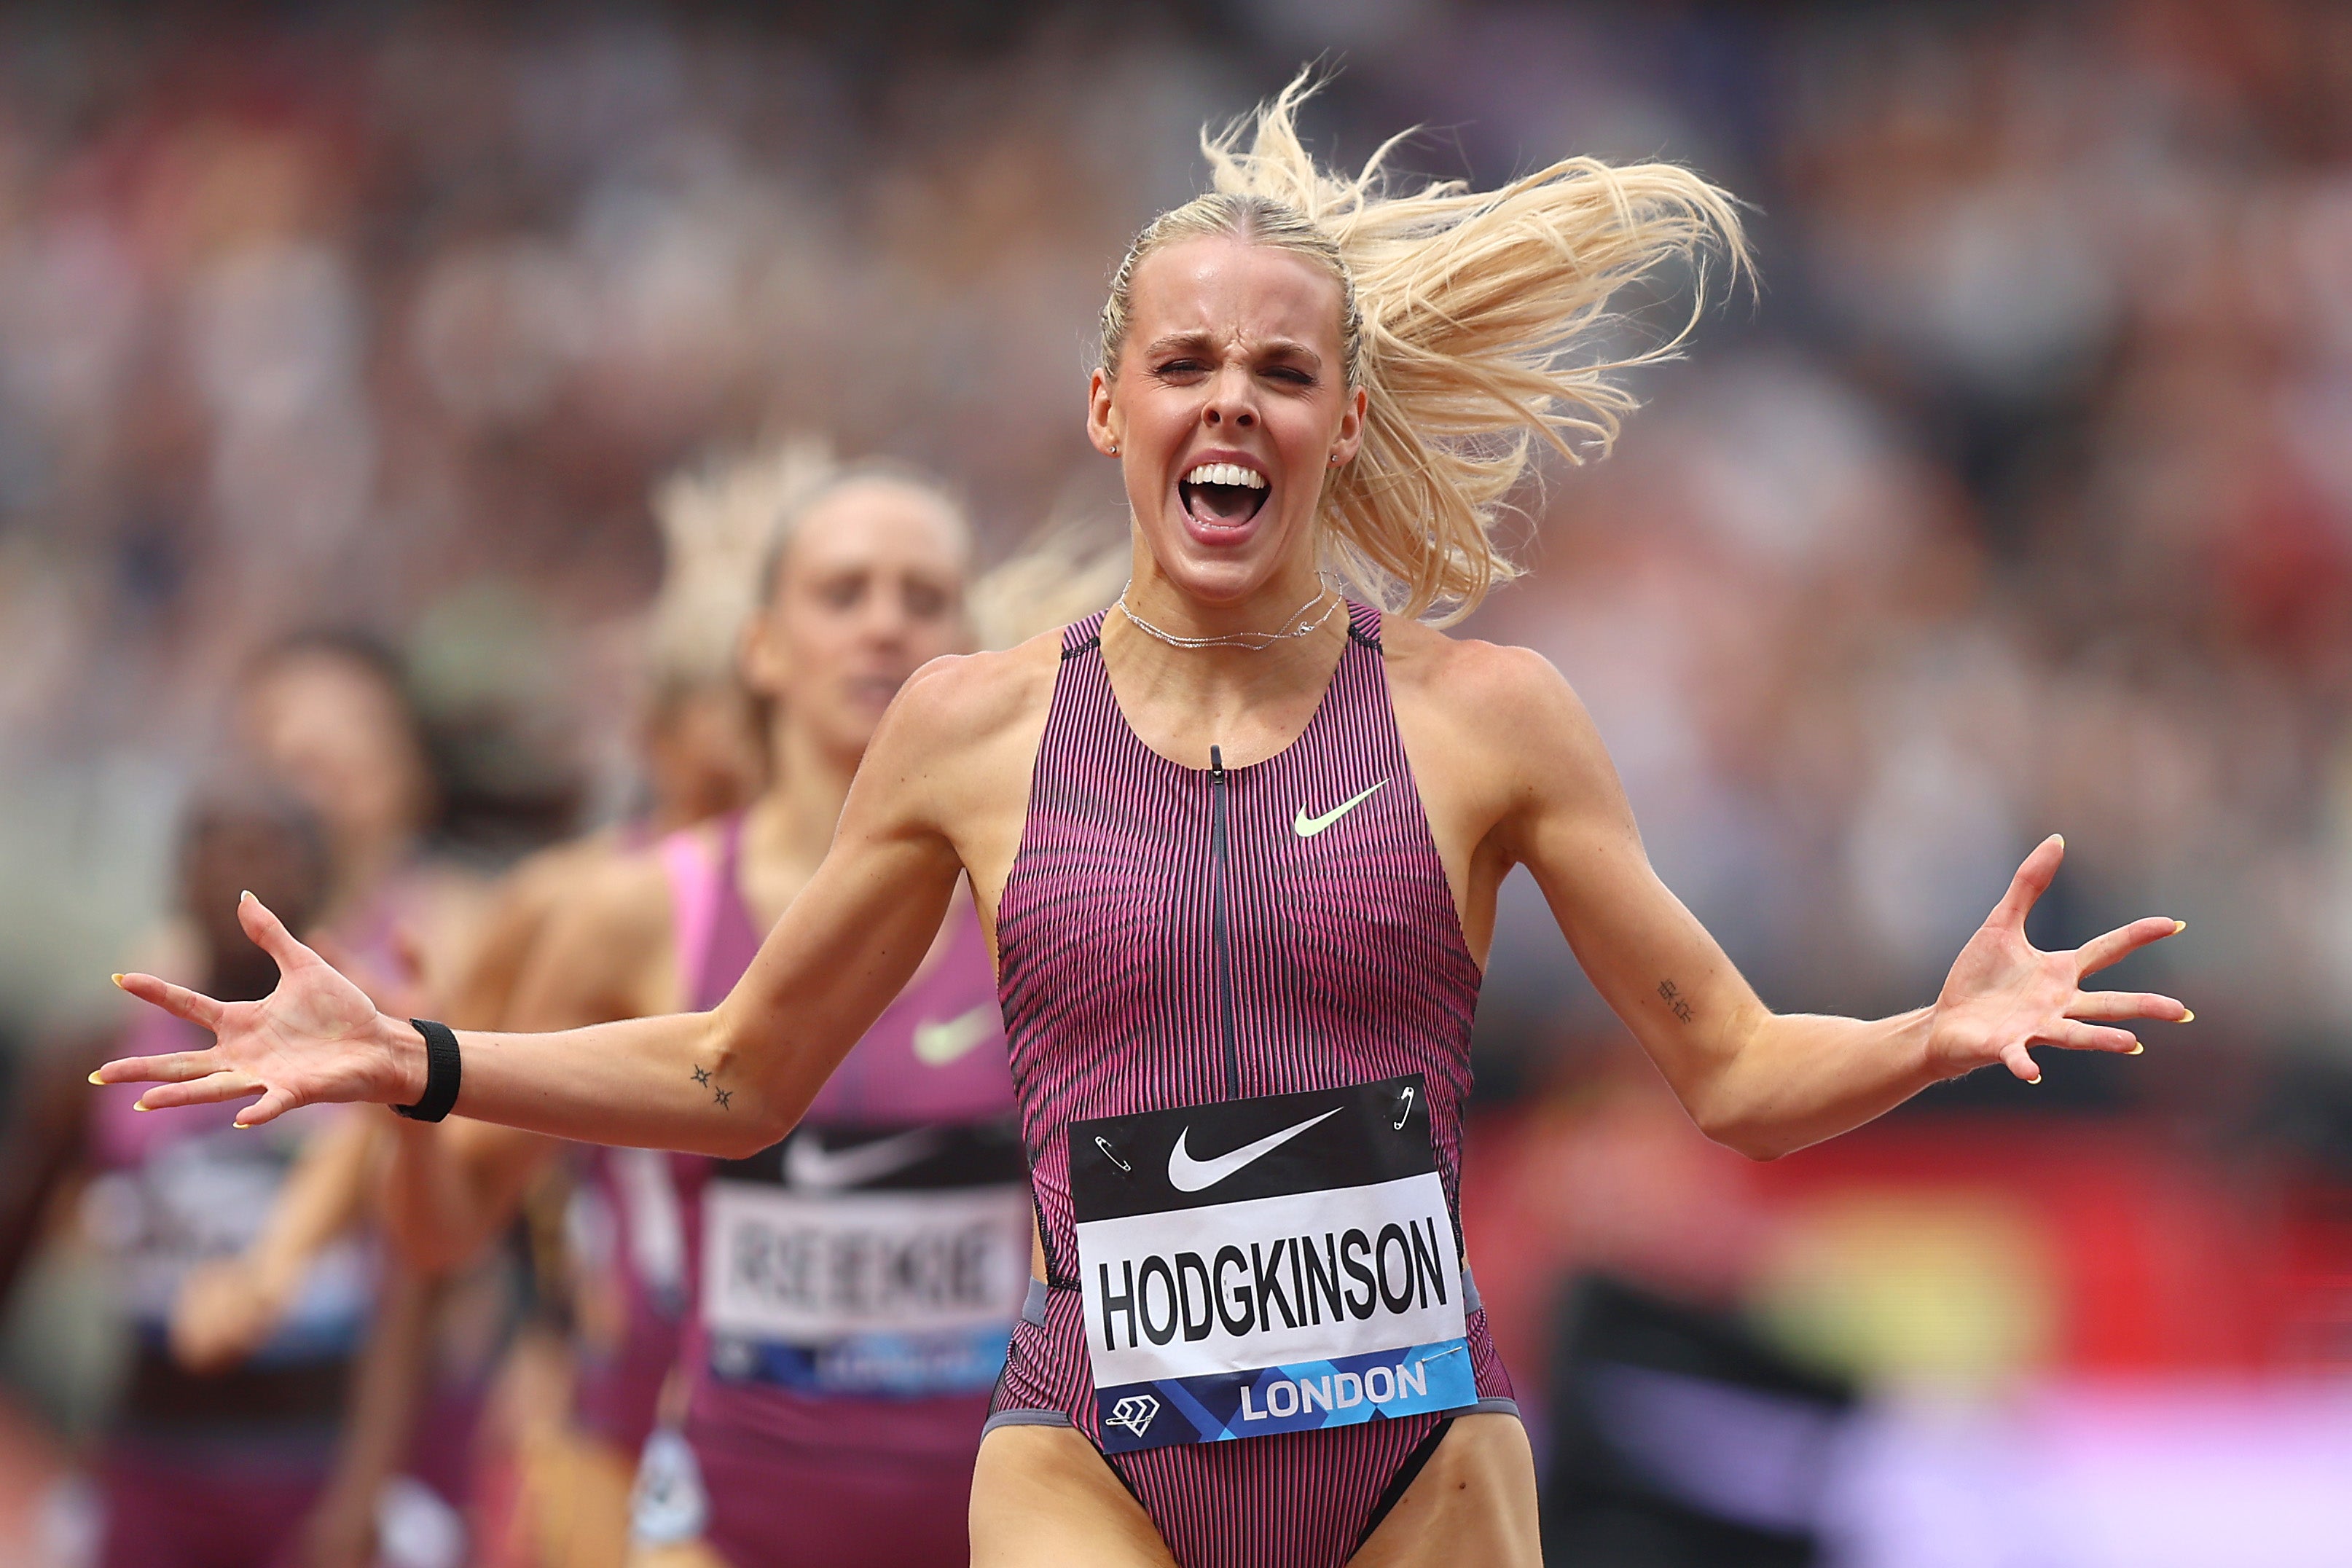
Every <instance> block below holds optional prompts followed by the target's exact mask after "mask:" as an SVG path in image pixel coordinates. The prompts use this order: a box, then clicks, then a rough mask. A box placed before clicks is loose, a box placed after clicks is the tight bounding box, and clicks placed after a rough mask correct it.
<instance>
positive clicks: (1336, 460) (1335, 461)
mask: <svg viewBox="0 0 2352 1568" xmlns="http://www.w3.org/2000/svg"><path fill="white" fill-rule="evenodd" d="M1331 466H1332V467H1333V468H1338V467H1339V453H1337V452H1334V453H1332V454H1331Z"/></svg>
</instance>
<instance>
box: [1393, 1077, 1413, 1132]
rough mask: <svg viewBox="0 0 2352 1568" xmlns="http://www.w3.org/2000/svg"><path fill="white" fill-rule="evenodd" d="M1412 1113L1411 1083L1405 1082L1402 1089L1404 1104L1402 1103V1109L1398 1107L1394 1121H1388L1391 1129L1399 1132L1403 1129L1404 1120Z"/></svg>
mask: <svg viewBox="0 0 2352 1568" xmlns="http://www.w3.org/2000/svg"><path fill="white" fill-rule="evenodd" d="M1411 1116H1412V1085H1411V1084H1407V1085H1405V1089H1404V1104H1403V1106H1402V1109H1400V1110H1398V1111H1397V1119H1396V1120H1395V1121H1391V1122H1390V1123H1389V1126H1390V1127H1391V1129H1393V1130H1394V1131H1399V1132H1402V1131H1404V1124H1405V1121H1406V1120H1407V1119H1408V1118H1409V1117H1411Z"/></svg>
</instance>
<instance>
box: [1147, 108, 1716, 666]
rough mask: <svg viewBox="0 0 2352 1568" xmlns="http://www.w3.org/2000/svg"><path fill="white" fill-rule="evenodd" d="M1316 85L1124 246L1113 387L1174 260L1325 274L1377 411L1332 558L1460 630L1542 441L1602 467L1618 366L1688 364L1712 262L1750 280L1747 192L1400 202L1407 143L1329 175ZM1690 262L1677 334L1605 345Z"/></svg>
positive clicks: (1598, 187)
mask: <svg viewBox="0 0 2352 1568" xmlns="http://www.w3.org/2000/svg"><path fill="white" fill-rule="evenodd" d="M1319 85H1320V84H1319V83H1318V81H1317V80H1316V79H1315V78H1314V75H1313V72H1312V71H1311V70H1304V71H1301V72H1300V73H1299V74H1298V75H1297V77H1295V78H1293V79H1291V82H1290V85H1289V86H1287V87H1286V88H1284V89H1283V90H1282V91H1281V93H1280V94H1279V95H1277V96H1276V98H1275V99H1274V100H1273V101H1272V102H1270V103H1266V104H1264V105H1262V106H1260V107H1259V109H1258V110H1256V112H1255V114H1252V115H1248V116H1244V118H1243V119H1241V120H1238V121H1234V123H1233V124H1232V125H1230V126H1228V127H1226V128H1225V130H1223V132H1216V133H1211V132H1207V131H1203V132H1202V137H1201V150H1202V154H1203V155H1204V156H1205V157H1206V158H1207V159H1208V163H1209V171H1210V190H1209V192H1208V194H1206V195H1201V196H1198V197H1195V198H1194V199H1193V200H1192V201H1190V202H1187V203H1186V204H1184V205H1182V206H1180V207H1176V208H1174V209H1172V210H1171V211H1169V212H1165V213H1162V214H1161V215H1160V216H1158V217H1156V218H1154V219H1153V220H1152V221H1151V222H1150V224H1148V225H1146V226H1144V228H1143V230H1142V232H1141V233H1139V234H1138V235H1137V236H1136V237H1135V241H1134V243H1133V244H1132V245H1130V246H1129V247H1128V251H1127V255H1126V257H1125V258H1123V259H1122V260H1121V261H1120V262H1119V265H1118V271H1117V272H1116V273H1115V274H1114V275H1113V276H1112V279H1111V287H1110V298H1109V300H1108V302H1107V303H1105V305H1104V306H1103V313H1102V361H1101V363H1102V369H1103V374H1105V375H1106V376H1111V377H1114V378H1115V377H1116V375H1117V374H1118V358H1119V353H1120V350H1121V349H1122V348H1123V347H1124V345H1125V342H1126V336H1127V327H1128V317H1129V310H1130V307H1131V303H1132V291H1133V287H1134V279H1135V269H1136V268H1137V267H1138V266H1139V264H1140V263H1141V262H1142V261H1143V259H1144V258H1146V257H1149V256H1150V255H1151V254H1152V253H1153V252H1154V251H1156V250H1159V249H1160V248H1162V247H1166V246H1169V245H1172V244H1176V243H1178V242H1180V241H1182V240H1188V239H1196V238H1202V237H1213V236H1230V237H1234V238H1238V239H1243V240H1246V241H1248V242H1250V243H1252V244H1255V245H1265V246H1273V247H1278V248H1281V249H1284V250H1289V251H1293V252H1296V253H1297V254H1299V255H1302V256H1306V257H1308V258H1312V259H1313V260H1315V261H1316V262H1318V264H1320V265H1321V266H1323V267H1324V268H1328V270H1329V272H1330V273H1331V275H1332V277H1333V278H1335V279H1337V280H1338V282H1339V289H1340V323H1339V325H1340V345H1341V351H1342V357H1343V360H1344V362H1345V365H1346V370H1347V376H1348V384H1349V386H1350V387H1351V388H1361V389H1362V391H1363V393H1364V395H1365V414H1364V436H1363V443H1362V446H1361V447H1360V449H1359V451H1358V453H1357V455H1356V458H1355V460H1354V461H1353V462H1351V463H1349V464H1348V465H1347V466H1345V467H1344V468H1339V469H1337V470H1335V471H1333V472H1332V474H1331V475H1330V476H1329V477H1328V479H1327V480H1326V482H1325V487H1324V490H1323V497H1322V504H1321V507H1320V510H1319V513H1318V520H1319V521H1320V524H1321V532H1322V556H1323V562H1322V563H1323V565H1324V567H1325V569H1326V570H1328V571H1330V572H1332V573H1334V574H1337V575H1338V576H1339V578H1340V579H1341V580H1342V581H1343V582H1345V583H1347V584H1348V585H1349V587H1350V588H1351V589H1353V590H1354V591H1356V592H1358V593H1360V594H1361V595H1363V596H1364V597H1366V598H1367V599H1369V600H1370V601H1371V602H1373V603H1376V604H1379V605H1382V606H1384V607H1385V608H1387V609H1389V610H1391V611H1393V612H1396V613H1399V614H1402V615H1408V616H1429V617H1430V618H1432V619H1434V620H1437V621H1439V622H1441V623H1443V622H1449V621H1453V620H1456V619H1459V618H1460V617H1461V616H1465V615H1466V614H1468V613H1469V612H1470V611H1471V610H1472V609H1473V608H1475V606H1476V605H1477V604H1478V602H1479V601H1480V600H1481V599H1483V598H1484V597H1485V596H1486V593H1487V592H1488V590H1490V589H1491V588H1493V587H1494V586H1495V585H1496V584H1499V583H1505V582H1508V581H1509V580H1510V579H1511V578H1513V577H1516V576H1517V575H1518V574H1519V570H1520V569H1519V567H1518V566H1517V564H1516V563H1513V562H1512V561H1511V559H1510V558H1509V556H1508V554H1507V552H1505V550H1504V548H1503V547H1502V546H1501V545H1500V544H1499V543H1498V542H1496V537H1495V534H1496V524H1497V521H1498V520H1499V518H1500V516H1501V513H1502V511H1503V509H1504V506H1505V503H1506V500H1507V498H1508V496H1509V495H1510V493H1511V491H1512V490H1513V489H1514V488H1515V487H1517V485H1518V483H1519V482H1520V479H1522V478H1523V476H1524V475H1525V474H1526V472H1527V469H1528V462H1529V460H1530V458H1532V457H1533V455H1534V450H1535V447H1536V445H1537V443H1538V442H1540V443H1542V444H1543V445H1545V446H1548V447H1550V448H1551V449H1552V450H1553V451H1555V452H1557V453H1559V456H1560V457H1561V458H1563V459H1565V460H1566V461H1568V462H1570V463H1574V464H1581V463H1583V462H1585V461H1586V460H1587V459H1588V458H1594V457H1601V456H1605V455H1606V454H1607V452H1608V450H1609V447H1610V446H1611V444H1612V442H1614V440H1615V439H1616V437H1617V431H1618V428H1619V426H1620V424H1621V422H1622V419H1623V417H1624V416H1625V415H1626V414H1628V413H1630V412H1631V411H1632V410H1633V408H1634V407H1635V406H1636V405H1637V402H1638V400H1637V399H1636V398H1635V397H1634V395H1633V393H1631V392H1630V391H1628V390H1627V389H1626V388H1625V386H1624V385H1623V384H1622V374H1623V373H1625V372H1627V371H1630V370H1633V369H1636V368H1638V367H1640V366H1643V365H1647V364H1652V363H1657V362H1658V361H1661V360H1665V359H1670V358H1673V357H1675V355H1676V354H1677V353H1679V352H1680V350H1681V347H1682V345H1683V342H1685V339H1687V338H1688V336H1689V335H1690V331H1691V329H1692V328H1693V327H1695V326H1696V324H1697V321H1698V317H1699V313H1700V311H1701V310H1703V309H1704V308H1705V306H1706V300H1707V293H1708V290H1707V268H1708V263H1709V262H1710V260H1711V259H1714V258H1717V257H1720V258H1721V261H1722V265H1723V266H1724V268H1726V270H1727V272H1728V273H1730V274H1732V275H1735V276H1736V275H1737V274H1738V272H1740V271H1742V270H1744V269H1747V268H1748V265H1749V262H1748V249H1747V243H1746V240H1745V238H1744V237H1743V235H1742V231H1741V227H1740V222H1739V215H1738V208H1737V206H1736V205H1735V202H1734V199H1733V197H1732V196H1731V195H1729V194H1728V193H1727V192H1726V191H1723V190H1721V189H1718V188H1717V187H1716V186H1714V185H1711V184H1707V183H1706V181H1704V180H1702V179H1700V178H1699V177H1698V176H1697V175H1696V174H1692V173H1691V172H1690V171H1689V170H1687V169H1684V168H1681V167H1678V166H1677V165H1675V164H1672V163H1634V164H1626V165H1622V166H1612V165H1611V164H1608V163H1601V162H1599V161H1597V160H1595V159H1591V158H1569V159H1563V160H1562V161H1560V162H1559V163H1553V164H1551V165H1550V166H1549V167H1547V168H1544V169H1540V170H1538V171H1537V172H1536V173H1534V174H1527V175H1524V176H1522V177H1520V178H1518V179H1516V180H1513V181H1511V182H1510V183H1509V184H1506V185H1504V186H1502V187H1501V188H1500V189H1497V190H1493V191H1474V190H1472V189H1470V187H1469V185H1468V184H1467V183H1466V182H1465V181H1460V180H1449V181H1440V182H1435V183H1432V184H1423V185H1421V186H1419V187H1418V188H1413V189H1403V188H1401V187H1400V185H1399V184H1398V182H1396V181H1395V180H1394V179H1392V177H1391V174H1390V172H1389V170H1388V168H1387V167H1386V163H1387V160H1388V158H1389V156H1390V155H1391V153H1393V152H1394V151H1395V150H1396V148H1397V146H1398V144H1399V143H1400V142H1402V141H1403V140H1404V139H1405V137H1406V136H1409V135H1411V134H1412V132H1405V133H1403V134H1402V135H1399V136H1396V137H1392V138H1391V139H1390V140H1389V141H1387V142H1383V143H1382V144H1381V147H1380V148H1379V149H1378V150H1377V151H1376V152H1374V153H1373V154H1372V156H1371V158H1370V160H1369V161H1368V162H1367V163H1365V164H1364V166H1363V168H1362V170H1361V171H1360V172H1359V173H1358V174H1353V175H1340V174H1330V173H1327V172H1326V171H1324V170H1322V169H1320V168H1318V166H1317V164H1316V162H1315V159H1314V157H1313V156H1312V155H1311V154H1310V153H1308V152H1307V148H1306V146H1305V145H1304V144H1303V143H1302V142H1300V141H1299V139H1298V130H1297V112H1298V108H1299V106H1300V105H1301V104H1302V103H1304V102H1305V101H1306V100H1307V99H1308V98H1309V97H1311V96H1312V95H1313V94H1314V93H1315V91H1316V90H1317V89H1318V87H1319ZM1676 261H1680V262H1686V263H1688V264H1689V265H1690V266H1691V268H1693V270H1694V272H1695V273H1696V284H1697V287H1696V293H1695V296H1694V298H1693V300H1692V304H1691V311H1690V315H1689V317H1688V319H1687V320H1685V321H1684V322H1683V324H1682V325H1681V327H1680V328H1679V330H1677V331H1675V333H1674V334H1673V335H1672V336H1671V337H1670V338H1668V339H1667V340H1666V341H1664V342H1661V343H1658V344H1656V345H1655V346H1653V347H1650V348H1646V349H1642V350H1639V351H1637V352H1633V353H1617V354H1613V355H1612V353H1609V352H1608V351H1607V350H1606V349H1604V348H1602V347H1601V346H1600V344H1601V339H1602V338H1603V337H1604V335H1605V334H1606V332H1607V331H1608V330H1609V329H1610V328H1611V327H1612V324H1613V323H1614V322H1615V321H1617V320H1618V319H1619V318H1618V316H1617V315H1615V314H1612V311H1611V309H1610V305H1611V301H1612V300H1615V299H1617V298H1618V296H1619V291H1620V290H1621V289H1625V288H1626V287H1627V286H1629V285H1631V284H1633V283H1636V282H1637V281H1640V280H1642V279H1646V278H1650V277H1651V276H1653V275H1654V273H1656V272H1657V271H1658V270H1659V269H1660V268H1662V267H1664V265H1665V264H1668V263H1671V262H1676Z"/></svg>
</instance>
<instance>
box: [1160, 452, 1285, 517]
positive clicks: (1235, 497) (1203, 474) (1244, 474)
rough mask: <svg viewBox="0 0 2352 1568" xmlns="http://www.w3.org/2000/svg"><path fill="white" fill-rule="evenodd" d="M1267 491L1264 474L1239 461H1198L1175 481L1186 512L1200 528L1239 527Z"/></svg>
mask: <svg viewBox="0 0 2352 1568" xmlns="http://www.w3.org/2000/svg"><path fill="white" fill-rule="evenodd" d="M1270 493H1272V492H1271V490H1270V489H1269V488H1268V487H1267V485H1266V482H1265V475H1264V474H1261V473H1259V472H1258V471H1257V470H1256V469H1255V468H1245V467H1244V466H1243V465H1242V464H1240V463H1202V464H1200V465H1199V466H1197V467H1195V468H1193V469H1192V471H1191V472H1189V473H1187V474H1186V475H1185V476H1184V477H1183V478H1182V479H1180V480H1178V481H1177V485H1176V494H1177V496H1178V498H1179V499H1180V500H1182V502H1183V503H1184V511H1185V514H1186V515H1187V516H1189V517H1191V518H1192V521H1194V522H1196V523H1199V524H1200V525H1201V526H1202V527H1203V528H1239V527H1241V526H1242V525H1243V524H1244V523H1246V522H1248V521H1250V519H1252V518H1254V517H1255V516H1256V515H1257V511H1258V508H1260V507H1262V506H1264V505H1265V498H1266V497H1267V495H1269V494H1270Z"/></svg>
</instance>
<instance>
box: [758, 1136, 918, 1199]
mask: <svg viewBox="0 0 2352 1568" xmlns="http://www.w3.org/2000/svg"><path fill="white" fill-rule="evenodd" d="M939 1144H940V1133H939V1129H937V1128H935V1127H915V1128H910V1129H908V1131H904V1132H899V1133H894V1134H893V1135H891V1136H890V1137H887V1138H877V1139H876V1140H875V1141H874V1142H871V1143H859V1144H856V1145H855V1146H853V1147H851V1148H847V1149H827V1148H825V1147H824V1145H823V1144H821V1143H819V1142H817V1141H816V1140H815V1139H814V1138H811V1137H808V1136H805V1135H803V1136H802V1137H798V1138H795V1139H793V1141H792V1142H790V1143H787V1144H785V1145H784V1179H785V1180H786V1181H788V1182H790V1183H791V1184H793V1186H796V1187H814V1188H817V1189H818V1190H820V1191H832V1190H835V1189H837V1188H841V1187H860V1186H864V1185H865V1184H866V1183H868V1182H876V1181H879V1180H881V1179H882V1178H883V1177H884V1176H887V1175H889V1174H891V1173H893V1172H897V1171H903V1170H905V1169H906V1168H907V1167H908V1166H909V1165H911V1164H913V1163H915V1162H917V1161H918V1160H922V1159H927V1158H929V1156H930V1155H931V1154H932V1153H933V1152H935V1151H936V1150H937V1149H938V1148H939Z"/></svg>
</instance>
